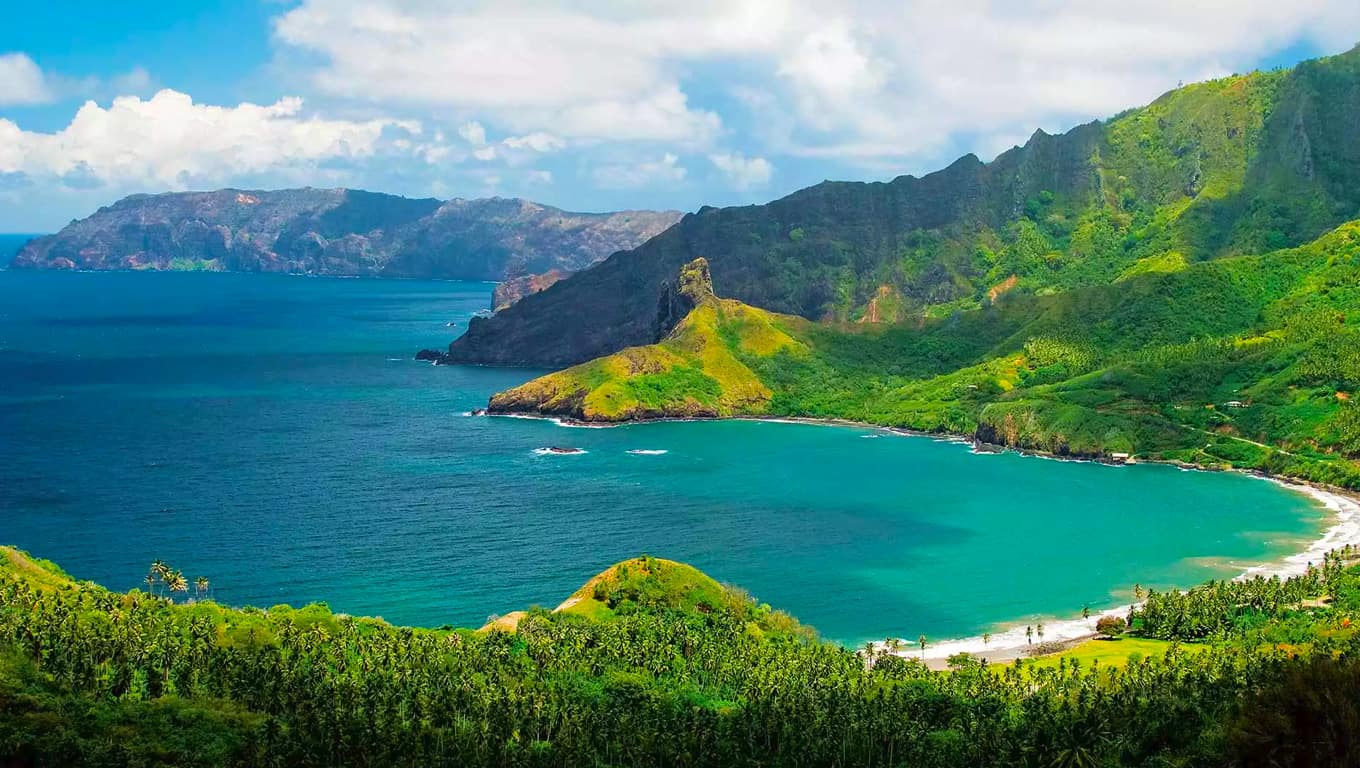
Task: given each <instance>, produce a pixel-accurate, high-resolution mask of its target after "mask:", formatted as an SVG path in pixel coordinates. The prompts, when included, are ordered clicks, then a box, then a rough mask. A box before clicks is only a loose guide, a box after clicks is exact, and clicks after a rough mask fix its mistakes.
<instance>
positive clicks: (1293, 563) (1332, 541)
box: [873, 472, 1360, 669]
mask: <svg viewBox="0 0 1360 768" xmlns="http://www.w3.org/2000/svg"><path fill="white" fill-rule="evenodd" d="M1242 474H1245V475H1248V476H1250V477H1256V478H1259V479H1261V480H1264V481H1266V482H1270V483H1274V484H1276V485H1279V486H1281V487H1283V488H1287V489H1288V490H1290V491H1293V492H1295V493H1300V494H1302V495H1304V496H1307V497H1309V498H1311V499H1312V500H1313V501H1314V502H1316V503H1317V504H1319V505H1320V506H1321V507H1322V508H1323V509H1324V510H1326V512H1327V514H1328V518H1329V519H1328V520H1327V522H1326V523H1324V527H1323V530H1322V533H1321V535H1320V536H1319V537H1318V538H1316V539H1314V540H1313V541H1312V543H1310V544H1309V545H1308V546H1307V547H1306V548H1305V549H1303V550H1302V551H1299V552H1295V553H1293V554H1290V555H1286V556H1285V557H1283V558H1279V559H1276V560H1272V561H1269V562H1265V563H1260V564H1257V565H1252V566H1248V567H1247V568H1246V569H1244V570H1243V571H1242V572H1241V573H1239V574H1238V575H1237V576H1234V577H1233V580H1234V581H1239V580H1242V579H1249V578H1254V577H1256V576H1261V577H1264V578H1270V577H1275V576H1277V577H1279V578H1281V579H1285V578H1289V577H1291V576H1298V575H1300V574H1302V573H1304V572H1305V571H1306V570H1307V569H1308V566H1309V565H1310V564H1320V563H1321V562H1322V559H1323V555H1324V554H1326V553H1327V552H1330V551H1332V550H1334V549H1339V548H1341V547H1344V546H1346V545H1348V544H1350V545H1353V546H1357V547H1360V497H1357V496H1355V495H1352V494H1350V493H1348V492H1345V491H1342V490H1340V489H1326V488H1321V487H1319V486H1315V485H1310V484H1306V483H1298V482H1289V481H1286V480H1281V479H1279V478H1275V477H1268V476H1266V475H1262V474H1259V473H1253V472H1242ZM1141 605H1142V603H1141V602H1134V603H1125V604H1123V605H1118V606H1115V607H1113V608H1106V609H1103V610H1100V611H1092V612H1091V617H1090V618H1089V619H1081V618H1075V619H1073V618H1066V619H1064V618H1050V619H1049V620H1044V619H1043V618H1040V617H1036V618H1034V619H1033V620H1031V621H1029V622H1028V623H1026V622H1020V623H1017V624H1014V625H1012V624H1010V623H1009V622H1008V623H1005V624H1003V625H999V626H998V631H997V632H995V633H993V634H992V636H991V642H989V643H984V642H983V640H982V637H981V636H976V637H965V638H958V639H949V640H944V641H941V642H938V643H932V644H930V645H928V646H927V647H926V650H925V652H924V653H922V652H920V651H919V650H916V651H913V650H911V649H912V648H913V647H914V646H912V645H911V643H910V641H908V640H906V639H901V640H900V642H901V643H902V644H903V645H902V647H901V648H900V649H899V650H898V651H896V652H895V653H893V655H896V656H902V657H904V658H917V659H924V660H925V661H926V663H927V665H928V666H930V667H931V668H933V669H943V668H944V667H945V663H944V662H945V660H946V659H947V658H949V657H950V656H953V655H954V654H957V653H969V654H972V655H974V656H976V657H978V658H983V659H986V660H987V661H989V662H1007V661H1013V660H1015V659H1017V658H1025V657H1027V656H1028V655H1027V654H1026V650H1027V649H1028V648H1029V647H1030V644H1029V642H1028V640H1027V638H1026V636H1025V628H1026V626H1033V625H1034V624H1037V623H1039V622H1043V624H1044V630H1045V631H1044V642H1045V643H1050V642H1053V643H1063V644H1076V643H1079V642H1082V641H1085V640H1089V639H1092V638H1094V637H1095V636H1096V633H1095V625H1096V622H1097V621H1098V620H1099V619H1100V618H1101V617H1104V616H1118V617H1120V618H1124V617H1127V616H1128V614H1129V612H1130V611H1132V610H1133V609H1135V608H1137V607H1139V606H1141ZM884 646H885V643H883V642H876V643H874V644H873V648H874V650H875V651H876V652H878V651H883V650H885V649H884Z"/></svg>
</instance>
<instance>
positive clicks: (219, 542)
mask: <svg viewBox="0 0 1360 768" xmlns="http://www.w3.org/2000/svg"><path fill="white" fill-rule="evenodd" d="M490 290H491V286H490V285H487V284H469V283H453V282H428V281H384V280H341V279H307V278H300V277H282V276H270V275H221V274H127V273H101V274H66V273H25V272H0V541H3V542H4V543H12V544H15V545H17V546H20V547H22V548H24V549H27V550H29V551H31V552H33V553H34V554H35V555H38V556H41V557H47V558H51V559H54V560H56V561H57V562H59V563H61V564H62V566H63V567H65V568H67V569H68V570H69V571H70V572H71V573H72V574H73V575H75V576H77V577H78V578H84V579H92V580H95V581H98V582H100V583H102V584H105V585H107V586H109V587H111V588H115V589H130V588H133V587H135V586H138V585H139V584H140V580H141V577H142V576H143V574H144V573H145V570H146V565H147V564H148V563H149V562H150V561H151V560H152V559H154V558H161V559H164V560H167V561H169V562H171V563H173V564H174V565H175V566H176V567H178V568H181V569H183V570H184V572H185V574H186V575H187V576H190V577H195V576H198V575H204V576H208V577H209V578H210V579H211V580H212V582H213V584H214V585H215V586H214V593H215V596H216V597H217V599H219V600H221V601H223V602H227V603H231V604H237V605H240V604H253V605H260V606H268V605H272V604H276V603H281V602H288V603H294V604H301V603H306V602H311V601H324V602H327V603H329V604H330V605H331V606H332V607H333V608H334V609H335V610H338V611H344V612H349V613H354V614H369V615H381V616H383V617H385V618H387V619H388V620H390V621H393V622H398V623H410V624H421V625H442V624H453V625H462V626H466V625H479V624H481V623H482V622H483V621H485V620H486V618H487V616H488V615H489V614H493V613H505V612H508V611H511V610H516V609H519V608H523V607H525V606H528V605H531V604H541V605H545V606H548V607H551V606H552V605H555V604H556V603H557V601H559V600H560V599H562V598H563V597H565V596H566V595H567V594H569V593H570V592H571V591H572V590H573V589H575V588H576V587H577V586H579V584H580V583H581V582H583V581H584V580H586V579H587V578H589V577H590V576H591V575H593V574H594V573H596V572H598V571H599V570H601V569H603V568H604V567H606V566H608V565H609V564H610V563H613V562H615V561H618V560H622V559H624V558H626V557H630V556H633V555H637V554H640V553H644V552H645V553H648V554H652V555H657V556H662V557H667V558H672V559H676V560H682V561H685V562H689V563H691V564H693V565H695V566H697V567H699V568H701V569H703V570H704V571H706V572H708V573H709V574H711V575H713V576H714V577H715V578H718V579H720V580H723V581H726V582H730V583H733V584H738V585H741V586H742V587H744V588H746V589H748V590H749V591H751V592H752V593H753V594H755V595H756V596H757V597H758V598H760V599H761V600H763V601H765V602H768V603H770V604H771V605H773V606H775V607H778V608H782V609H784V610H787V611H789V612H790V613H793V614H794V615H796V616H798V617H799V618H800V619H801V620H803V621H804V622H806V623H809V624H812V625H813V626H815V627H816V628H817V629H818V630H819V631H821V632H822V634H823V635H824V636H826V637H829V638H832V639H836V640H841V641H843V642H846V643H854V644H858V643H860V642H862V641H864V640H867V639H881V638H883V637H887V636H896V637H915V636H916V635H917V634H925V635H927V636H929V637H931V638H946V637H961V636H967V635H973V634H977V633H978V632H980V631H983V630H985V629H989V628H991V627H993V626H995V625H996V624H998V623H1012V622H1015V621H1026V620H1030V619H1032V618H1035V617H1050V616H1057V617H1069V616H1071V615H1074V614H1076V613H1077V612H1078V611H1080V610H1081V607H1082V606H1083V605H1084V604H1089V605H1091V607H1092V608H1093V609H1095V608H1097V607H1100V606H1107V605H1116V604H1118V603H1121V602H1127V600H1128V594H1129V593H1130V592H1131V590H1132V586H1133V584H1134V583H1141V584H1142V585H1144V586H1158V587H1160V586H1167V585H1190V584H1194V583H1197V582H1199V581H1202V580H1204V579H1206V578H1212V577H1230V576H1233V575H1236V574H1237V573H1239V572H1241V570H1243V569H1244V568H1245V567H1246V566H1248V565H1250V564H1252V563H1258V562H1263V561H1269V560H1274V559H1278V558H1280V557H1283V556H1284V555H1287V554H1289V553H1290V552H1294V551H1297V550H1299V549H1302V548H1303V547H1304V546H1306V544H1307V543H1308V542H1309V541H1311V540H1312V539H1314V538H1316V536H1317V535H1318V532H1319V530H1320V528H1321V526H1322V525H1323V522H1324V521H1323V515H1322V513H1321V511H1320V510H1319V509H1318V508H1317V507H1316V506H1315V505H1314V504H1313V503H1312V502H1311V501H1310V500H1309V499H1307V498H1306V497H1303V496H1301V495H1298V494H1295V493H1292V492H1290V491H1288V490H1285V489H1282V488H1280V487H1278V486H1275V485H1273V484H1270V483H1267V482H1263V481H1260V480H1256V479H1253V478H1249V477H1245V476H1242V475H1237V474H1219V473H1203V472H1185V471H1181V470H1178V469H1176V468H1173V467H1166V466H1153V465H1139V466H1128V467H1109V466H1104V465H1098V464H1087V463H1076V462H1058V461H1048V460H1042V459H1036V458H1028V457H1022V456H1019V455H1017V454H1013V453H1003V454H989V455H977V454H974V453H972V451H971V449H970V447H969V446H967V445H965V444H960V443H957V442H950V441H942V440H934V439H930V438H922V437H903V436H894V435H887V434H885V433H882V432H879V431H876V430H872V429H861V428H854V427H829V426H817V425H805V424H780V423H765V422H747V421H733V422H693V423H691V422H674V423H658V424H644V425H632V426H625V427H616V428H608V429H585V428H567V427H561V426H558V425H556V424H553V423H551V422H547V421H540V420H528V419H510V418H488V417H470V416H467V415H465V414H466V413H467V412H469V411H471V410H473V409H474V408H478V407H481V406H483V405H484V404H485V402H486V399H487V397H488V396H489V395H490V394H491V393H492V392H494V391H497V390H500V389H503V388H506V387H508V386H512V385H514V384H517V383H520V382H522V381H525V380H527V379H529V378H531V377H532V376H534V375H537V374H539V373H541V371H528V370H504V369H487V368H474V367H433V366H430V365H428V364H425V363H419V362H416V361H414V360H411V359H410V357H411V354H412V353H413V352H414V351H415V350H417V349H420V348H422V347H433V346H439V345H442V344H446V343H447V341H448V340H449V339H450V338H451V337H452V336H453V335H455V334H457V333H460V332H461V331H462V329H463V328H465V327H466V323H467V320H468V319H469V318H470V317H471V316H472V315H473V314H474V313H475V312H477V311H479V310H481V309H483V308H484V307H486V305H487V303H488V300H489V295H490ZM450 323H452V324H453V325H452V326H450V325H449V324H450ZM549 446H571V447H576V448H581V449H583V450H584V452H583V453H577V454H546V453H544V452H542V451H540V450H539V449H542V448H546V447H549ZM630 451H648V452H649V453H641V454H640V453H630ZM660 451H665V453H659V452H660Z"/></svg>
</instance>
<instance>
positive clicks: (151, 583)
mask: <svg viewBox="0 0 1360 768" xmlns="http://www.w3.org/2000/svg"><path fill="white" fill-rule="evenodd" d="M146 591H147V592H149V593H151V595H153V596H154V595H155V594H156V572H155V571H154V570H152V571H147V574H146Z"/></svg>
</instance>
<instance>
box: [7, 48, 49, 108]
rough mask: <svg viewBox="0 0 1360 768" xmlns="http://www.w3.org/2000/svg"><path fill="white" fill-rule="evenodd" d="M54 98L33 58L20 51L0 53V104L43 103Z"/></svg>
mask: <svg viewBox="0 0 1360 768" xmlns="http://www.w3.org/2000/svg"><path fill="white" fill-rule="evenodd" d="M54 98H55V95H54V94H53V93H52V89H51V87H49V85H48V83H47V78H46V77H44V76H43V71H42V70H41V69H39V68H38V65H37V64H35V63H34V62H33V59H30V58H29V57H28V56H26V55H24V54H22V53H6V54H0V106H10V105H16V106H18V105H24V104H44V103H46V102H49V101H52V100H53V99H54Z"/></svg>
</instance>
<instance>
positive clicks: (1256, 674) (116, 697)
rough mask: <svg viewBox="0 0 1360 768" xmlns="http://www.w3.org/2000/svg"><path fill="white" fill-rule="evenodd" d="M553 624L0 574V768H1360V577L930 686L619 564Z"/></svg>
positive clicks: (1176, 613) (962, 671) (904, 655)
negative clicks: (476, 627) (187, 595)
mask: <svg viewBox="0 0 1360 768" xmlns="http://www.w3.org/2000/svg"><path fill="white" fill-rule="evenodd" d="M1352 562H1353V559H1352ZM574 597H575V598H576V602H572V603H570V604H569V605H567V606H566V607H565V608H563V609H559V610H558V611H556V612H551V613H550V612H547V611H543V610H541V609H531V610H530V611H528V612H527V613H526V614H525V615H524V616H523V618H521V619H520V621H519V622H518V626H517V627H515V629H514V631H513V632H510V631H497V629H496V628H494V627H493V628H491V629H489V630H487V631H482V632H476V631H469V630H453V629H447V628H445V629H441V630H426V629H418V628H409V627H394V626H391V625H388V624H387V623H385V622H382V621H381V620H373V619H356V618H353V617H349V616H344V615H338V614H332V613H331V612H330V611H329V610H327V609H326V608H325V606H309V607H307V608H303V609H292V608H289V607H287V606H275V607H273V608H270V609H269V610H267V611H264V610H259V609H252V608H244V609H235V608H227V607H224V606H220V605H217V604H215V603H212V602H202V601H200V602H197V603H186V602H184V601H181V602H180V603H179V604H172V603H171V602H170V601H169V600H167V599H165V598H164V597H156V596H152V595H147V594H145V593H143V592H141V591H133V592H130V593H127V594H120V593H116V592H111V591H109V590H106V589H103V588H101V587H99V586H98V585H94V584H89V583H77V582H74V581H71V580H70V579H69V578H67V577H65V576H64V574H62V573H61V571H60V570H59V569H57V568H55V567H54V566H51V565H50V564H46V563H42V562H37V561H34V560H32V559H31V558H29V557H27V556H26V555H24V554H23V553H21V552H18V551H17V550H14V549H11V548H8V547H0V762H3V763H4V764H5V765H15V766H75V765H99V766H141V767H150V766H164V767H166V768H169V767H170V766H174V767H175V768H184V767H185V766H204V768H207V767H208V766H213V767H214V768H221V767H222V766H262V765H269V766H275V765H277V766H292V765H306V766H322V765H337V766H338V765H346V766H424V765H459V766H524V767H525V768H528V767H530V766H541V767H547V766H564V767H565V766H579V765H598V766H615V765H617V766H624V765H629V766H638V765H642V766H668V765H690V766H713V767H714V768H717V767H718V766H730V765H744V766H752V767H753V768H754V767H755V766H790V767H792V766H808V765H836V766H850V765H892V766H897V765H902V766H936V767H937V768H955V767H958V768H962V767H963V766H969V767H970V768H1002V767H1003V766H1006V767H1009V766H1016V765H1044V766H1050V765H1101V766H1111V767H1112V768H1114V767H1116V766H1129V767H1130V768H1131V767H1132V766H1149V765H1196V766H1225V768H1226V766H1253V765H1263V766H1264V765H1354V764H1356V760H1358V759H1360V745H1356V744H1355V742H1354V739H1353V738H1347V736H1348V734H1350V733H1353V731H1354V728H1353V725H1354V723H1355V722H1357V718H1360V706H1358V705H1357V702H1356V699H1355V695H1354V693H1355V689H1356V685H1357V684H1360V664H1357V663H1356V661H1355V658H1356V652H1357V650H1360V633H1357V628H1356V626H1355V625H1354V622H1353V619H1354V617H1355V616H1356V615H1357V611H1360V569H1357V568H1355V567H1353V566H1352V567H1349V568H1348V567H1346V562H1345V560H1344V558H1343V557H1340V556H1329V557H1327V558H1326V560H1325V561H1324V562H1323V563H1322V564H1320V566H1319V567H1318V568H1315V569H1312V570H1310V572H1309V573H1307V574H1305V575H1302V576H1299V577H1295V578H1292V579H1289V580H1287V581H1281V580H1278V579H1264V578H1259V577H1258V578H1256V579H1254V580H1250V581H1240V582H1218V583H1210V584H1207V585H1204V586H1201V587H1197V588H1195V589H1192V590H1190V591H1188V592H1174V591H1172V592H1166V593H1156V594H1149V595H1148V596H1147V602H1146V605H1145V607H1143V608H1142V609H1141V610H1140V611H1138V612H1135V613H1134V614H1133V615H1132V624H1131V626H1128V627H1121V628H1120V629H1121V631H1127V632H1129V633H1131V634H1132V635H1133V636H1135V638H1136V639H1133V640H1122V641H1118V642H1109V641H1102V642H1096V643H1092V644H1088V645H1087V646H1085V647H1082V648H1078V649H1075V650H1074V651H1073V652H1072V653H1069V654H1065V655H1061V656H1058V657H1056V658H1048V659H1045V660H1043V661H1039V662H1035V661H1030V660H1021V661H1018V662H1015V663H1014V664H1004V665H1003V664H992V665H984V664H983V663H981V662H980V661H979V660H977V659H974V658H970V657H955V658H952V659H950V666H951V671H948V672H932V671H929V670H928V669H926V668H925V667H924V665H921V664H920V663H918V662H917V661H916V660H915V659H914V658H912V657H913V656H914V648H913V647H911V646H907V647H903V648H901V649H900V650H899V652H898V655H888V654H886V653H884V652H882V651H881V650H879V649H876V650H875V651H874V652H873V653H872V654H867V653H859V654H857V653H855V652H853V651H851V650H849V649H845V648H842V647H840V646H838V645H835V644H832V643H825V642H819V641H817V640H816V639H815V637H813V636H812V635H811V633H810V632H808V631H806V630H804V629H803V628H801V627H799V626H798V625H797V623H796V622H795V621H793V620H792V619H791V618H789V617H787V616H784V615H782V614H779V612H777V611H771V610H770V609H769V608H768V607H767V606H763V605H756V604H755V602H754V601H753V600H751V599H750V598H749V597H747V596H746V595H744V594H743V593H741V592H740V591H739V590H735V589H733V588H729V587H723V586H720V585H718V584H717V582H715V581H713V580H712V579H711V578H709V577H708V576H705V575H704V574H703V573H701V572H699V571H698V570H696V569H694V568H691V567H689V566H686V565H683V564H680V563H674V562H671V561H665V560H658V559H655V558H647V557H643V558H637V559H634V560H630V561H627V562H625V563H620V564H619V565H617V566H615V567H613V568H611V569H609V570H607V571H606V572H604V573H603V574H601V576H599V577H597V578H596V579H593V580H592V581H591V582H589V583H588V584H587V585H586V587H584V588H583V589H582V591H581V592H578V594H577V595H576V596H574ZM587 604H589V608H580V609H578V606H586V605H587ZM923 641H924V640H923ZM1182 643H1193V646H1191V647H1190V648H1183V647H1182V645H1181V644H1182ZM1097 646H1107V647H1097ZM1125 646H1128V647H1127V648H1126V647H1125ZM1097 662H1099V664H1098V666H1097ZM1277 758H1288V759H1277Z"/></svg>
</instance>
